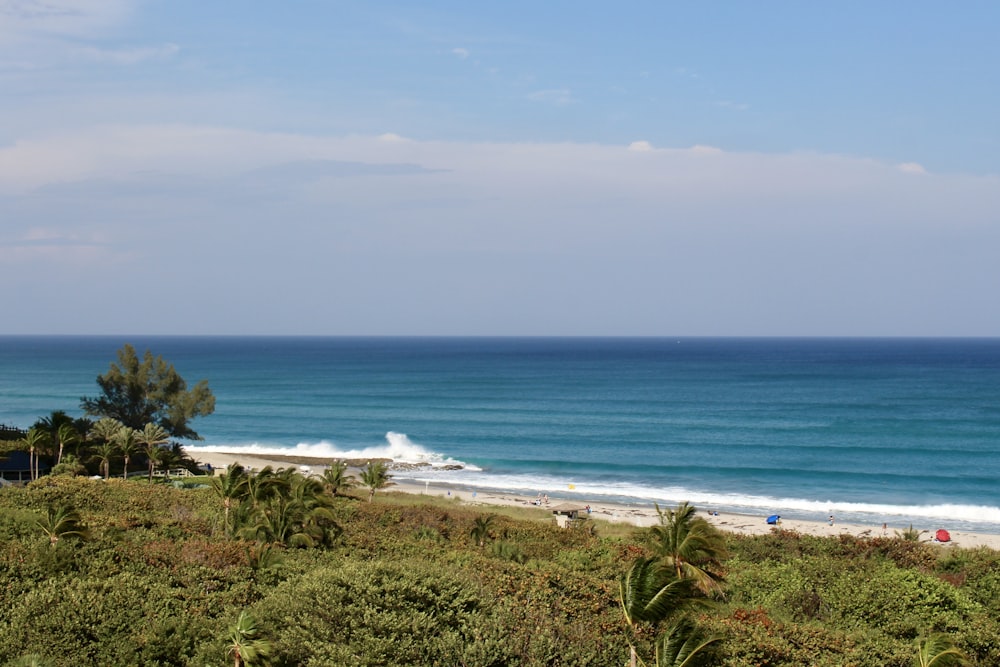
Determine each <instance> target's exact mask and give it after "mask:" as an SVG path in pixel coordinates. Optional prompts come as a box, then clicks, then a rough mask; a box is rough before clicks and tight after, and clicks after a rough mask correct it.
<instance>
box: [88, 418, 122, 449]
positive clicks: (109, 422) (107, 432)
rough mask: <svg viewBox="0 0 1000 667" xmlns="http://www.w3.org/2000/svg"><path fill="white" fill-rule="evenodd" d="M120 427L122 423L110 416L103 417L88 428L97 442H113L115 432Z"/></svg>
mask: <svg viewBox="0 0 1000 667" xmlns="http://www.w3.org/2000/svg"><path fill="white" fill-rule="evenodd" d="M121 428H122V423H121V422H120V421H118V420H117V419H112V418H111V417H104V418H103V419H101V420H99V421H98V422H97V423H96V424H94V426H93V427H92V428H91V429H90V434H91V436H93V438H94V440H96V441H97V442H99V443H100V442H113V441H114V439H115V434H116V433H118V431H119V430H121Z"/></svg>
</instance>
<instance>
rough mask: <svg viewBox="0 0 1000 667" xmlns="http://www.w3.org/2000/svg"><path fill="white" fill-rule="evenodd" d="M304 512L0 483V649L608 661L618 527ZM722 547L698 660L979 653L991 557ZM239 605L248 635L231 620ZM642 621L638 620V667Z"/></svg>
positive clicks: (992, 594) (883, 660) (431, 511)
mask: <svg viewBox="0 0 1000 667" xmlns="http://www.w3.org/2000/svg"><path fill="white" fill-rule="evenodd" d="M359 495H363V494H359ZM272 503H273V501H272ZM273 507H275V508H276V507H278V505H273ZM282 507H284V506H282ZM323 507H324V508H327V509H328V510H329V514H327V513H325V510H324V513H323V514H322V516H321V519H320V520H317V521H318V525H320V526H321V528H322V531H321V532H319V533H315V534H313V537H314V538H315V539H312V540H310V542H311V543H310V544H309V545H303V546H301V547H294V546H291V544H292V543H296V540H295V538H294V536H291V537H288V536H289V535H292V533H293V532H294V531H292V532H282V530H281V529H280V528H278V527H275V522H277V520H278V518H277V515H274V516H272V515H268V516H270V519H269V520H270V521H271V523H268V528H267V530H266V531H265V530H264V529H262V528H259V527H257V528H254V529H253V530H247V529H246V526H247V525H250V524H247V523H244V524H243V525H244V528H243V529H242V530H235V528H234V526H235V525H236V519H235V518H234V517H235V514H234V515H233V516H231V517H230V519H229V521H230V522H232V523H231V524H230V525H229V528H228V529H227V524H226V523H225V522H226V519H225V518H224V516H225V512H224V507H223V500H222V498H221V497H220V495H219V494H217V493H216V491H215V490H213V489H212V488H211V487H199V488H175V487H174V486H173V485H170V484H162V483H161V484H148V483H146V482H144V481H143V482H138V481H128V482H126V481H122V480H115V479H112V480H109V481H95V480H90V479H82V478H73V477H49V478H44V479H42V480H40V481H38V482H35V483H33V484H31V485H29V486H28V487H26V488H4V489H2V490H0V665H3V664H8V663H13V662H14V661H16V660H18V659H20V658H22V657H23V656H26V655H29V654H30V655H35V656H37V660H36V663H35V664H42V665H44V664H51V665H107V666H112V665H198V666H202V665H226V664H230V665H231V664H234V655H233V650H232V649H233V647H234V645H235V646H240V645H241V644H240V643H241V642H243V646H244V649H246V650H248V651H250V652H252V650H253V649H254V648H255V647H256V648H260V649H261V650H262V652H264V653H266V654H267V659H266V660H259V661H258V662H257V663H254V662H253V660H252V659H248V660H246V664H272V665H330V666H333V665H337V666H340V665H469V666H473V665H497V666H499V665H623V664H625V663H626V661H627V660H628V656H629V641H630V639H633V635H632V634H631V633H630V632H627V631H626V626H625V623H624V622H623V614H622V610H621V606H620V604H619V602H618V594H619V593H618V591H619V579H620V577H621V576H622V574H623V573H624V572H625V571H626V570H627V569H628V568H629V566H630V564H631V563H632V562H633V561H634V560H635V559H636V558H639V557H643V556H647V555H649V554H648V553H647V552H646V548H645V547H644V546H642V543H641V541H640V540H639V539H638V536H637V535H636V534H634V533H633V531H631V530H628V529H623V528H621V527H612V526H609V525H607V524H602V523H596V524H594V523H590V522H585V525H584V527H583V528H572V529H559V528H556V527H555V526H554V524H553V523H551V520H550V519H548V518H547V517H545V515H544V514H536V513H533V512H527V513H524V512H520V511H519V512H518V513H516V514H513V513H506V514H505V513H503V512H502V511H501V510H499V509H495V510H494V509H492V508H491V509H490V510H483V509H478V508H469V507H463V506H460V505H459V504H457V503H456V502H454V501H446V500H443V499H437V500H431V499H429V498H424V497H421V496H404V495H400V494H391V493H390V494H379V495H377V496H376V499H375V501H374V502H370V503H369V502H366V501H364V500H363V499H359V498H356V497H351V496H349V497H342V496H338V497H332V496H331V497H330V498H327V499H326V500H324V501H323ZM55 508H71V509H75V510H76V511H78V513H79V518H80V520H81V522H82V526H81V528H82V529H83V532H85V533H86V535H85V537H83V538H81V537H76V536H72V535H67V536H66V537H64V538H63V539H58V540H57V541H55V542H53V541H52V540H51V539H50V535H52V534H53V526H52V525H50V521H51V518H52V517H51V516H50V515H49V510H50V509H55ZM269 511H270V510H269ZM232 512H234V513H235V512H237V510H235V509H234V510H232ZM264 514H265V513H263V512H261V513H260V516H262V517H263V516H264ZM282 516H284V515H282ZM242 520H243V521H244V522H245V521H246V517H244V519H242ZM303 522H304V523H303ZM587 523H590V525H587ZM300 524H301V525H299V528H298V530H299V532H300V533H301V532H303V531H306V532H308V531H307V530H306V529H307V528H308V521H305V520H304V519H303V520H301V521H300ZM254 525H257V524H254ZM303 526H305V527H303ZM251 527H253V526H251ZM45 528H48V530H49V532H48V533H47V532H46V530H45ZM229 533H231V534H232V536H228V535H227V534H229ZM55 534H58V531H55ZM281 536H286V537H284V538H282V537H281ZM480 541H482V546H480ZM727 546H728V550H729V554H730V555H729V557H728V559H727V560H726V561H725V562H724V564H723V567H724V572H723V574H724V576H725V596H724V598H723V599H722V600H721V601H719V602H717V603H715V604H714V605H711V606H707V607H705V608H700V609H698V610H697V611H695V612H694V614H693V617H694V619H695V620H696V621H697V623H698V625H699V626H701V627H702V628H703V629H704V630H705V631H706V632H708V633H711V634H715V635H716V636H718V637H720V638H721V641H720V642H718V643H717V644H715V645H714V648H713V650H712V651H711V652H710V653H707V654H705V655H706V659H707V661H708V662H707V664H717V665H725V666H731V667H736V666H741V667H742V666H750V665H788V666H789V667H791V666H795V667H799V666H801V665H871V666H872V667H875V666H885V665H888V666H896V665H898V666H900V667H902V666H904V665H911V664H915V663H914V662H913V660H914V659H915V657H916V655H917V648H916V642H917V640H918V639H919V638H921V637H926V636H929V635H930V634H932V633H945V634H946V635H947V636H948V637H949V638H950V639H951V640H952V641H953V642H954V643H955V644H956V645H957V646H958V648H959V649H961V650H962V651H964V652H965V653H966V654H967V655H968V656H969V658H970V660H971V661H972V662H971V664H976V665H997V664H1000V623H998V620H997V619H998V618H1000V555H998V554H997V552H994V551H990V550H963V549H958V548H953V547H947V548H946V547H933V546H930V545H924V544H917V543H914V542H908V541H905V540H901V539H896V538H891V539H886V538H879V539H854V538H849V539H848V538H843V539H835V538H811V537H804V536H800V535H795V534H790V533H774V534H772V535H768V536H763V537H753V538H750V537H735V536H728V537H727ZM241 612H246V613H247V614H248V615H249V618H252V619H253V621H254V622H255V625H256V633H253V632H236V633H235V636H234V630H238V628H237V627H236V626H237V621H238V620H239V617H240V614H241ZM241 627H242V626H241ZM246 629H247V628H246V627H243V630H246ZM656 636H657V632H656V628H653V627H649V626H643V625H641V624H640V627H639V628H638V635H637V638H636V639H635V641H636V642H637V647H638V648H639V650H640V655H641V656H642V657H643V658H644V659H645V660H646V661H647V664H654V663H653V650H652V642H653V640H654V639H655V638H656ZM249 657H250V656H249V654H247V655H246V656H245V658H249Z"/></svg>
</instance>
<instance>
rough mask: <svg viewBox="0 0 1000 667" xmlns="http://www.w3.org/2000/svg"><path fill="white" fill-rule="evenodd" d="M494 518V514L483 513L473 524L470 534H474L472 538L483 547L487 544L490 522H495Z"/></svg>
mask: <svg viewBox="0 0 1000 667" xmlns="http://www.w3.org/2000/svg"><path fill="white" fill-rule="evenodd" d="M494 518H495V516H494V515H492V514H483V515H481V516H477V517H476V519H475V521H474V522H473V524H472V530H471V531H470V535H472V539H473V540H475V542H476V544H478V545H479V546H481V547H482V546H485V545H486V538H487V537H489V536H490V524H492V523H493V519H494Z"/></svg>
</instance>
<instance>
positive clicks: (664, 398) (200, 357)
mask: <svg viewBox="0 0 1000 667" xmlns="http://www.w3.org/2000/svg"><path fill="white" fill-rule="evenodd" d="M125 342H130V343H132V344H133V345H135V346H136V348H137V349H138V350H139V351H140V352H141V351H143V350H145V349H146V348H150V349H152V350H153V351H154V353H156V354H162V355H163V356H164V357H165V358H166V359H168V360H169V361H171V362H173V363H174V364H175V366H176V367H177V369H178V371H179V372H180V373H181V374H182V375H183V376H184V377H185V378H186V379H187V380H188V381H189V383H192V384H193V383H194V382H196V381H197V380H200V379H202V378H205V379H207V380H208V381H209V384H210V386H211V388H212V390H213V392H214V393H215V395H216V397H217V400H218V403H217V408H216V413H215V414H214V415H212V416H210V417H207V418H203V419H199V420H196V421H195V422H194V427H195V429H196V430H197V431H198V432H199V433H201V435H202V436H203V437H204V438H205V440H204V441H203V442H201V443H196V446H195V447H194V448H193V449H195V450H197V449H198V448H199V447H206V448H213V449H222V450H226V451H233V450H236V451H240V450H246V451H258V452H261V453H266V452H269V451H277V450H280V451H289V450H291V451H295V452H297V453H300V454H306V455H309V454H312V455H316V456H338V455H339V456H350V457H368V456H390V457H392V458H395V459H397V460H405V461H425V462H429V463H431V464H435V465H437V464H443V463H460V464H462V465H463V466H464V468H463V469H462V470H457V471H456V470H443V469H440V468H434V467H432V468H429V469H426V470H421V471H420V472H416V473H411V474H410V476H411V477H412V478H414V479H417V480H421V481H422V480H429V481H432V482H438V483H451V484H455V485H459V486H463V487H469V488H482V489H486V488H490V489H502V490H511V491H522V492H527V493H531V494H535V493H537V492H542V493H548V494H549V495H550V496H553V497H574V498H580V499H583V500H592V501H598V500H612V499H613V500H618V501H625V502H634V503H641V504H646V505H648V504H650V503H652V502H660V503H673V502H677V501H679V500H691V501H693V502H695V503H696V504H698V505H699V506H703V507H711V508H716V509H720V510H735V511H741V512H754V513H756V512H760V513H772V512H778V513H781V514H783V515H785V516H789V517H792V516H798V517H801V518H817V519H818V518H823V517H825V516H826V515H827V514H829V513H830V512H834V513H836V514H837V516H838V518H839V519H840V520H842V521H858V522H864V523H870V524H873V525H881V523H882V522H883V521H888V522H889V523H890V525H905V524H906V523H908V522H910V521H913V522H914V523H915V524H916V525H919V526H921V527H928V528H930V527H932V526H936V525H939V524H940V525H947V526H949V527H955V528H963V527H964V528H974V529H977V530H986V531H993V532H1000V490H998V482H1000V456H998V449H1000V340H995V339H989V340H980V339H977V340H954V339H948V340H922V339H917V340H914V339H899V340H892V339H704V338H685V339H679V340H678V339H575V338H573V339H545V338H542V339H530V338H528V339H515V338H500V339H489V338H486V339H483V338H472V339H458V338H429V339H419V338H143V337H129V338H120V337H67V338H61V337H56V338H50V337H3V338H0V422H4V423H8V424H14V425H17V426H22V427H23V426H27V425H29V424H31V423H32V422H33V421H34V420H35V419H37V418H38V417H39V416H42V415H45V414H47V413H48V412H50V411H51V410H55V409H63V410H66V411H67V412H70V414H74V415H78V414H79V413H80V411H79V407H78V406H79V399H80V397H81V396H84V395H91V394H94V393H95V392H96V390H97V385H96V383H95V382H94V380H95V378H96V376H97V375H98V374H100V373H103V372H105V371H106V370H107V368H108V364H109V363H110V362H111V360H113V359H114V357H115V352H116V350H117V349H118V348H119V347H120V346H121V345H122V344H123V343H125ZM570 485H573V486H574V487H575V488H574V489H573V490H571V489H570Z"/></svg>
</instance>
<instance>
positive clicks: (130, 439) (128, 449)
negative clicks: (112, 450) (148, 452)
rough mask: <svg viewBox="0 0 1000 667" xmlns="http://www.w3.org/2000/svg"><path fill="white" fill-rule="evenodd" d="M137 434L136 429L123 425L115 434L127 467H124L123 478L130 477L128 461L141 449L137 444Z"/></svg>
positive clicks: (116, 443)
mask: <svg viewBox="0 0 1000 667" xmlns="http://www.w3.org/2000/svg"><path fill="white" fill-rule="evenodd" d="M135 434H136V431H135V430H134V429H131V428H129V427H128V426H124V425H123V426H122V427H121V428H120V429H118V431H117V432H116V433H115V435H114V441H115V445H116V446H117V447H118V452H119V453H120V454H121V455H122V459H124V461H125V467H124V468H122V479H128V462H129V461H130V460H132V457H133V456H134V455H135V454H136V452H138V451H139V449H138V447H137V446H136V444H135Z"/></svg>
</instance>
